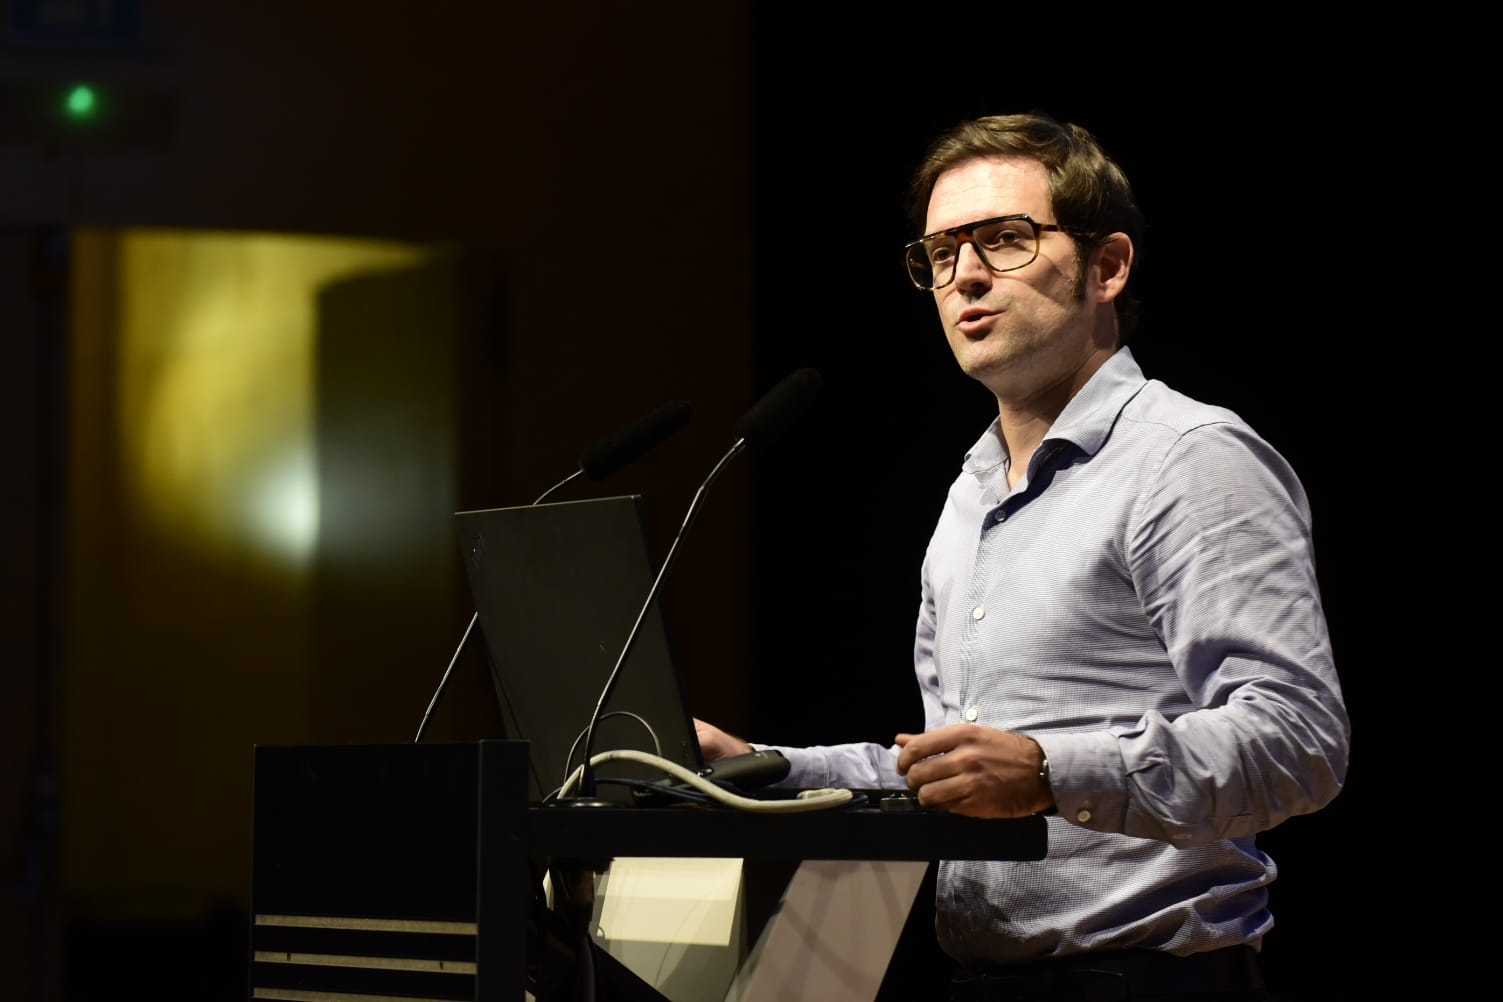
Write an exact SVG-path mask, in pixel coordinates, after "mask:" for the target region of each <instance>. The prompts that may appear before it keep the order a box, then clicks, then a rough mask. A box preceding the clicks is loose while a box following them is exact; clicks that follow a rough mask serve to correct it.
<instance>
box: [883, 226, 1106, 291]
mask: <svg viewBox="0 0 1503 1002" xmlns="http://www.w3.org/2000/svg"><path fill="white" fill-rule="evenodd" d="M1050 230H1055V231H1058V232H1060V233H1070V234H1074V235H1079V233H1078V231H1076V230H1073V229H1070V228H1069V227H1066V226H1059V225H1057V224H1055V223H1036V222H1034V221H1033V219H1032V217H1030V216H1026V215H1023V214H1022V213H1014V214H1013V215H1010V216H994V217H992V218H991V219H983V220H981V221H980V222H977V223H966V224H965V225H964V226H952V227H950V228H949V229H948V230H940V231H938V232H937V233H930V234H928V235H927V236H922V237H919V238H918V239H917V240H915V241H913V242H912V243H910V244H907V245H905V246H904V248H903V252H904V258H905V263H906V264H907V265H908V278H909V279H910V280H912V282H913V284H914V285H916V286H918V287H919V288H920V289H922V290H923V291H925V292H929V291H931V290H934V289H943V288H944V287H945V286H947V285H949V284H950V283H951V282H953V281H955V262H956V261H958V260H959V259H960V245H961V244H963V243H969V244H970V245H971V246H972V247H973V248H974V249H975V251H976V256H977V257H979V258H980V259H981V263H982V264H984V265H986V266H987V267H988V268H990V269H991V270H992V271H994V272H1002V271H1016V270H1017V269H1019V268H1022V267H1025V266H1027V265H1030V264H1032V263H1033V260H1034V258H1036V257H1038V256H1039V234H1040V233H1044V232H1047V231H1050Z"/></svg>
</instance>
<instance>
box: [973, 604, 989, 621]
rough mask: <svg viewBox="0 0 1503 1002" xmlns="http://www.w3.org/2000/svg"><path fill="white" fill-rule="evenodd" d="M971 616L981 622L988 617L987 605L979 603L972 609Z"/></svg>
mask: <svg viewBox="0 0 1503 1002" xmlns="http://www.w3.org/2000/svg"><path fill="white" fill-rule="evenodd" d="M971 618H972V619H974V620H976V621H977V622H980V621H981V620H983V619H985V618H986V606H984V605H978V606H976V608H974V609H972V610H971Z"/></svg>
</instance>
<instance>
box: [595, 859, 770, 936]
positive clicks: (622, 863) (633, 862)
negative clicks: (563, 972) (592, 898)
mask: <svg viewBox="0 0 1503 1002" xmlns="http://www.w3.org/2000/svg"><path fill="white" fill-rule="evenodd" d="M740 890H741V860H739V859H678V858H657V857H622V858H618V859H616V860H613V861H612V862H611V867H610V870H609V872H608V873H607V874H606V876H605V877H604V878H603V879H602V881H601V884H600V890H599V896H600V898H601V904H600V913H599V919H598V924H599V929H598V930H597V931H596V935H597V936H599V937H601V938H603V939H608V940H634V941H637V942H643V943H680V944H699V945H705V946H727V945H729V943H730V942H731V932H732V929H733V927H734V925H735V921H736V903H737V901H738V900H739V894H740Z"/></svg>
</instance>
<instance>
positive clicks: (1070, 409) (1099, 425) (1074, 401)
mask: <svg viewBox="0 0 1503 1002" xmlns="http://www.w3.org/2000/svg"><path fill="white" fill-rule="evenodd" d="M1147 382H1148V380H1147V379H1146V378H1145V377H1144V375H1143V370H1142V369H1141V368H1140V367H1139V366H1138V361H1137V359H1135V358H1133V355H1132V350H1131V349H1130V348H1128V347H1127V346H1126V345H1123V346H1122V347H1121V348H1118V349H1117V350H1116V351H1115V352H1114V353H1113V354H1112V357H1111V358H1109V359H1107V360H1106V362H1104V363H1103V364H1102V366H1101V368H1099V369H1097V370H1096V372H1095V373H1094V374H1093V375H1092V376H1091V378H1090V379H1089V380H1087V381H1086V384H1085V385H1084V386H1082V387H1081V388H1080V392H1079V393H1076V394H1075V396H1073V397H1071V398H1070V402H1069V403H1067V404H1065V409H1064V410H1063V411H1061V412H1060V415H1059V417H1057V418H1055V419H1054V424H1053V425H1051V426H1050V427H1049V433H1048V434H1047V435H1045V436H1044V442H1060V441H1064V442H1070V443H1072V444H1074V445H1075V446H1077V447H1078V448H1079V449H1080V450H1081V451H1083V452H1085V453H1086V454H1087V455H1095V453H1096V450H1097V449H1100V448H1101V446H1102V445H1103V444H1104V443H1105V442H1106V438H1107V436H1108V435H1110V434H1111V430H1112V425H1113V424H1115V423H1116V421H1117V415H1119V414H1121V413H1122V408H1124V407H1126V406H1127V402H1128V401H1129V400H1131V399H1132V398H1133V397H1135V396H1137V394H1138V391H1139V390H1141V389H1142V388H1143V387H1144V386H1145V385H1146V384H1147ZM1001 422H1002V419H1001V418H996V419H994V420H993V421H992V423H991V424H990V425H989V426H987V429H986V431H985V432H983V433H982V435H981V437H980V438H979V439H977V440H976V444H975V445H973V446H971V448H970V451H968V452H967V453H966V454H965V460H964V462H963V463H962V464H961V465H962V468H963V469H964V470H965V471H966V472H967V473H970V474H972V475H973V476H976V477H981V478H983V479H985V478H986V477H987V476H988V475H989V474H991V473H992V472H994V471H996V470H997V469H999V468H1000V467H1002V466H1003V465H1005V464H1006V462H1007V450H1006V449H1004V448H1003V447H1002V436H1001V434H1000V433H999V426H1000V425H1001Z"/></svg>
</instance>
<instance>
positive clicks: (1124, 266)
mask: <svg viewBox="0 0 1503 1002" xmlns="http://www.w3.org/2000/svg"><path fill="white" fill-rule="evenodd" d="M1132 255H1133V249H1132V238H1131V237H1129V236H1128V235H1127V234H1126V233H1113V234H1111V235H1110V236H1108V237H1106V239H1105V241H1104V242H1103V243H1102V244H1100V245H1099V246H1098V247H1097V248H1096V251H1095V253H1094V255H1093V259H1094V261H1095V263H1096V268H1095V274H1094V275H1093V278H1094V280H1095V285H1096V297H1097V299H1098V301H1099V302H1103V303H1109V302H1111V301H1112V300H1113V299H1116V298H1117V296H1118V295H1120V294H1121V292H1122V290H1123V289H1125V288H1127V277H1128V276H1129V275H1131V274H1132Z"/></svg>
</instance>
